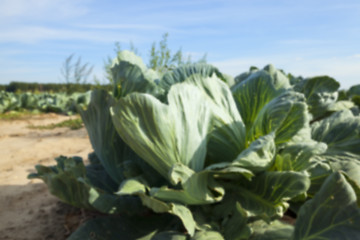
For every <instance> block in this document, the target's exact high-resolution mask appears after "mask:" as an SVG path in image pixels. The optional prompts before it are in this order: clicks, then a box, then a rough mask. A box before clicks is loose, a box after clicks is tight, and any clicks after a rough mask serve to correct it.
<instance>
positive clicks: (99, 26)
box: [76, 24, 171, 31]
mask: <svg viewBox="0 0 360 240" xmlns="http://www.w3.org/2000/svg"><path fill="white" fill-rule="evenodd" d="M76 26H78V27H81V28H90V29H103V30H120V29H130V30H161V31H170V30H171V29H169V28H167V27H165V26H161V25H154V24H79V25H76Z"/></svg>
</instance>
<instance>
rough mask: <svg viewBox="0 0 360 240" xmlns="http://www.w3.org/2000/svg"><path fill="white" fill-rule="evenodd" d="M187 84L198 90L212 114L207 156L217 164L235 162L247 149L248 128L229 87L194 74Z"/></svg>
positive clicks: (212, 78) (215, 79)
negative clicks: (207, 103) (202, 94)
mask: <svg viewBox="0 0 360 240" xmlns="http://www.w3.org/2000/svg"><path fill="white" fill-rule="evenodd" d="M186 82H188V83H192V84H194V85H196V86H197V87H199V88H200V89H201V90H202V91H203V92H204V94H205V96H207V99H208V100H209V104H210V107H211V111H212V129H211V132H210V134H209V143H208V155H209V157H210V158H211V160H212V161H214V162H226V161H232V160H234V158H235V157H236V156H237V155H238V154H239V153H240V152H241V151H242V150H244V148H245V140H246V135H245V134H246V133H245V125H244V123H243V121H242V119H241V116H240V114H239V112H238V110H237V107H236V103H235V101H234V99H233V97H232V94H231V91H230V89H229V87H228V86H227V85H226V84H225V83H224V82H222V81H221V80H220V79H219V78H218V77H216V76H212V77H203V76H201V75H192V76H191V77H189V78H188V79H186Z"/></svg>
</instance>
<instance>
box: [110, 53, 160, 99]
mask: <svg viewBox="0 0 360 240" xmlns="http://www.w3.org/2000/svg"><path fill="white" fill-rule="evenodd" d="M111 72H112V75H113V79H114V96H115V97H116V98H119V97H124V96H126V95H127V94H130V93H132V92H142V93H151V94H154V95H158V94H160V92H161V89H160V88H159V87H158V86H157V83H156V82H158V81H159V77H158V76H157V73H156V72H154V71H153V70H151V69H147V68H146V66H145V64H144V63H143V61H142V59H141V58H140V57H138V56H136V55H135V54H134V53H132V52H129V51H126V50H125V51H122V52H120V53H119V55H118V57H117V59H116V60H115V62H114V64H113V67H112V69H111Z"/></svg>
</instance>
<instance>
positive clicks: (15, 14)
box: [0, 0, 88, 21]
mask: <svg viewBox="0 0 360 240" xmlns="http://www.w3.org/2000/svg"><path fill="white" fill-rule="evenodd" d="M87 2H88V1H87V0H2V1H0V19H1V20H2V21H5V20H6V19H7V20H15V21H22V20H26V19H27V18H31V19H43V20H46V19H48V20H49V19H59V18H60V19H62V18H68V17H74V16H76V17H78V16H82V15H84V14H86V13H87V12H88V9H87V7H85V3H87Z"/></svg>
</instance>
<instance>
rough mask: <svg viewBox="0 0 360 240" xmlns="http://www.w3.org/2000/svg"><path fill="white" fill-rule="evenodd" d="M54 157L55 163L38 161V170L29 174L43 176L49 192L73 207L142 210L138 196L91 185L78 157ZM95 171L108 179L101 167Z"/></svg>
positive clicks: (37, 176) (117, 211)
mask: <svg viewBox="0 0 360 240" xmlns="http://www.w3.org/2000/svg"><path fill="white" fill-rule="evenodd" d="M56 161H57V165H56V166H53V167H45V166H42V165H37V166H36V170H37V173H33V174H30V175H29V178H30V179H31V178H40V179H42V180H43V181H44V182H45V183H46V185H47V186H48V188H49V191H50V192H51V194H53V195H54V196H56V197H58V198H59V199H60V200H61V201H63V202H65V203H68V204H70V205H73V206H75V207H79V208H86V209H90V210H97V211H100V212H102V213H109V214H113V213H123V212H129V211H130V213H136V212H140V211H142V205H141V202H140V200H139V199H138V198H137V197H133V196H123V197H119V196H116V195H114V194H111V193H109V192H106V191H104V190H103V189H100V188H98V187H97V186H94V185H93V184H92V181H93V180H92V179H89V178H88V175H87V172H86V168H85V166H84V164H83V162H82V159H81V158H78V157H73V158H66V157H62V156H61V157H58V158H56ZM92 171H94V169H93V170H92ZM93 173H94V172H93ZM93 173H92V174H93ZM97 173H98V174H99V175H98V179H97V181H100V179H107V178H106V177H104V176H101V175H100V174H105V172H104V171H98V172H97ZM90 175H91V174H90ZM90 177H92V176H90ZM96 185H101V186H108V185H109V184H108V183H107V182H103V183H101V184H99V183H98V182H97V184H96Z"/></svg>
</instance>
